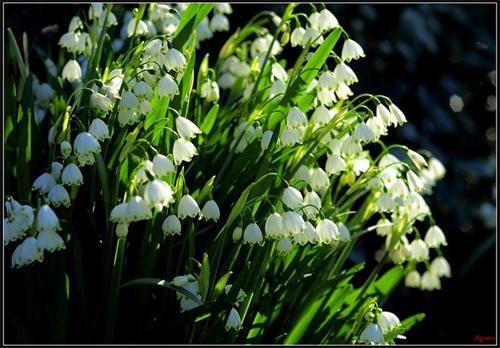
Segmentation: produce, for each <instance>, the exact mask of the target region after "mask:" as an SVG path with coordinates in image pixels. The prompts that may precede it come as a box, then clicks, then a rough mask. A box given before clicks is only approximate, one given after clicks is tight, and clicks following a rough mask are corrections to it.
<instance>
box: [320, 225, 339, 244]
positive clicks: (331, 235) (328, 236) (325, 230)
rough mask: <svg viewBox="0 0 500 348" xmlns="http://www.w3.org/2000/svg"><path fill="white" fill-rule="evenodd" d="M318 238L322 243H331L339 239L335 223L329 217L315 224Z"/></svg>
mask: <svg viewBox="0 0 500 348" xmlns="http://www.w3.org/2000/svg"><path fill="white" fill-rule="evenodd" d="M316 231H317V232H318V236H319V240H320V241H321V242H322V243H324V244H331V243H333V242H335V241H339V240H340V232H339V229H338V227H337V225H335V223H334V222H333V221H332V220H330V219H323V220H321V221H320V222H318V225H317V226H316Z"/></svg>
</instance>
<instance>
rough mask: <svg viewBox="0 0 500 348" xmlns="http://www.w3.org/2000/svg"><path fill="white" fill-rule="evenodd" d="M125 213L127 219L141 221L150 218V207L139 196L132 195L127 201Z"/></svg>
mask: <svg viewBox="0 0 500 348" xmlns="http://www.w3.org/2000/svg"><path fill="white" fill-rule="evenodd" d="M126 215H127V216H128V219H129V221H131V222H133V221H141V220H148V219H151V217H152V214H151V209H150V208H149V206H148V204H147V203H146V201H145V200H144V199H142V197H141V196H134V197H132V198H130V200H129V201H128V202H127V207H126Z"/></svg>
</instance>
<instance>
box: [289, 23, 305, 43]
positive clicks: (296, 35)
mask: <svg viewBox="0 0 500 348" xmlns="http://www.w3.org/2000/svg"><path fill="white" fill-rule="evenodd" d="M305 33H306V30H305V29H304V28H302V27H296V28H295V29H293V31H292V34H291V36H290V42H291V44H292V47H295V46H304V45H305V42H304V34H305Z"/></svg>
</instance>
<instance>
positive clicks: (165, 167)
mask: <svg viewBox="0 0 500 348" xmlns="http://www.w3.org/2000/svg"><path fill="white" fill-rule="evenodd" d="M175 171H176V170H175V166H174V164H173V163H172V161H171V160H170V159H169V158H168V157H167V156H164V155H162V154H157V155H155V157H153V172H154V174H155V175H157V176H159V177H162V176H164V175H167V174H170V173H175Z"/></svg>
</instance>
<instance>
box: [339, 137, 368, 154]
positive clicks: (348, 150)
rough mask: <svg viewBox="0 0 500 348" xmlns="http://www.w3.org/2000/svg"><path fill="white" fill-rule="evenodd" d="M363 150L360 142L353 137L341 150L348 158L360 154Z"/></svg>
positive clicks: (343, 144)
mask: <svg viewBox="0 0 500 348" xmlns="http://www.w3.org/2000/svg"><path fill="white" fill-rule="evenodd" d="M361 150H363V148H362V147H361V144H360V143H359V141H357V140H356V139H355V138H354V137H353V136H350V137H348V138H347V139H346V140H345V141H344V142H343V143H342V146H341V148H340V151H341V152H342V154H344V155H346V156H351V155H355V154H357V153H359V152H361Z"/></svg>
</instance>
